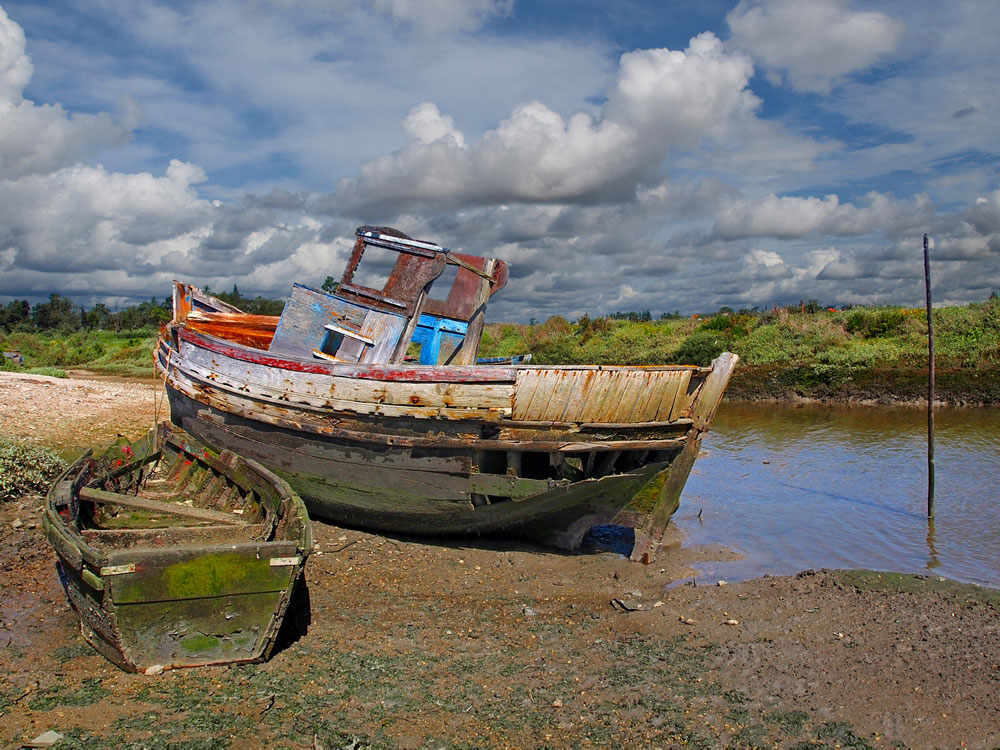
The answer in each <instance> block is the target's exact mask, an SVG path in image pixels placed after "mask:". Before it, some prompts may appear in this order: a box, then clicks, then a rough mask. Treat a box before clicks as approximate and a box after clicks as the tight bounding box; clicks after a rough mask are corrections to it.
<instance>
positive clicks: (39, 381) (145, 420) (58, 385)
mask: <svg viewBox="0 0 1000 750" xmlns="http://www.w3.org/2000/svg"><path fill="white" fill-rule="evenodd" d="M166 408H167V407H166V401H165V398H164V394H163V388H162V385H161V384H160V383H159V382H158V381H156V380H153V379H150V380H148V381H125V380H105V379H101V380H96V379H79V378H53V377H49V376H47V375H25V374H22V373H14V372H4V371H0V434H2V435H6V436H8V437H20V438H24V439H26V440H30V441H31V442H34V443H39V444H41V445H47V446H50V447H58V448H67V449H72V448H85V447H86V448H89V447H96V446H99V445H101V444H102V443H106V442H108V440H109V438H113V437H114V436H115V435H117V434H122V435H125V436H127V437H129V438H132V439H134V438H136V437H138V436H140V435H142V434H143V433H145V432H147V431H148V430H149V429H150V428H151V427H152V426H153V424H155V419H156V416H157V413H159V415H161V416H162V415H163V414H164V412H165V411H166ZM157 409H159V411H158V412H157Z"/></svg>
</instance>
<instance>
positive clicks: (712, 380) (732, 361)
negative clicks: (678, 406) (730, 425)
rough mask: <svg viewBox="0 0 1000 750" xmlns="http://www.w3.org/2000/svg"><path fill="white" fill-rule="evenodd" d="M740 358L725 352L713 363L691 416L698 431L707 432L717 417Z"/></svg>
mask: <svg viewBox="0 0 1000 750" xmlns="http://www.w3.org/2000/svg"><path fill="white" fill-rule="evenodd" d="M739 361H740V358H739V357H738V356H737V355H735V354H731V353H729V352H724V353H722V354H720V355H719V356H718V357H716V359H715V361H714V362H713V363H712V372H711V374H710V375H709V376H708V377H707V378H706V379H705V383H704V384H703V385H702V387H701V393H700V394H699V395H698V402H697V404H696V405H695V407H694V410H693V413H692V414H691V417H692V419H693V420H694V427H695V429H696V430H707V429H708V426H709V425H710V424H711V422H712V418H713V417H715V411H716V409H718V408H719V404H721V403H722V394H723V393H724V392H725V390H726V385H727V384H728V383H729V376H730V375H732V373H733V370H734V369H735V367H736V363H737V362H739Z"/></svg>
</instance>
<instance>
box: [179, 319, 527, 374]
mask: <svg viewBox="0 0 1000 750" xmlns="http://www.w3.org/2000/svg"><path fill="white" fill-rule="evenodd" d="M177 333H178V337H179V338H180V339H181V340H183V341H186V342H187V343H189V344H191V345H192V346H196V347H199V348H201V349H207V350H208V351H211V352H214V353H216V354H220V355H222V356H223V357H229V358H230V359H237V360H240V361H242V362H251V363H253V364H255V365H261V366H263V367H273V368H276V369H279V370H291V371H293V372H307V373H315V374H317V375H330V376H333V375H336V376H338V377H344V378H359V379H366V380H387V381H393V382H417V383H496V382H501V383H503V382H513V381H514V379H515V371H514V370H513V369H510V368H506V367H494V366H490V365H486V366H483V367H457V366H456V367H427V366H423V367H420V366H418V367H414V366H412V365H364V364H362V365H350V364H343V365H327V364H323V363H320V362H315V363H313V362H303V361H301V360H294V359H285V358H283V357H276V356H274V355H272V354H268V353H267V352H263V351H261V350H259V349H252V348H250V347H243V346H239V345H238V344H231V343H229V342H227V341H223V340H222V339H217V338H215V337H213V336H208V335H206V334H202V333H197V332H195V331H192V330H190V329H189V328H185V327H183V326H180V327H178V329H177Z"/></svg>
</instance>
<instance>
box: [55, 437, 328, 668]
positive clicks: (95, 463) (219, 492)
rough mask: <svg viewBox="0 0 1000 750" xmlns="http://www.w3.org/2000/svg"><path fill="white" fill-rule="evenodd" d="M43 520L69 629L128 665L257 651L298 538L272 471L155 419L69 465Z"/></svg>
mask: <svg viewBox="0 0 1000 750" xmlns="http://www.w3.org/2000/svg"><path fill="white" fill-rule="evenodd" d="M43 524H44V527H45V532H46V536H47V537H48V540H49V542H50V544H51V545H52V547H53V548H54V549H55V551H56V554H57V557H58V564H59V570H60V577H61V578H62V581H63V585H64V587H65V589H66V593H67V595H68V597H69V601H70V603H71V604H72V606H73V608H74V609H75V610H76V612H77V613H78V614H79V616H80V629H81V631H82V633H83V637H84V638H85V639H86V640H87V642H88V643H90V644H91V645H92V646H93V647H94V648H95V649H97V651H99V652H100V653H101V654H103V655H104V656H105V657H107V658H108V659H109V660H110V661H112V662H114V663H115V664H117V665H118V666H119V667H121V668H122V669H125V670H128V671H142V670H148V669H154V670H155V669H159V668H163V669H171V668H177V667H192V666H198V665H205V664H221V663H228V662H248V661H258V660H261V659H265V658H267V656H268V655H269V654H270V652H271V649H272V648H273V646H274V642H275V638H276V636H277V633H278V630H279V628H280V626H281V623H282V620H283V618H284V615H285V610H286V608H287V606H288V602H289V599H290V596H291V593H292V590H293V587H294V585H295V583H296V581H297V580H298V579H299V576H300V574H301V572H302V568H303V565H304V564H305V560H306V557H307V555H308V554H309V552H310V551H311V549H312V537H311V528H310V524H309V519H308V516H307V514H306V509H305V506H304V505H303V503H302V500H301V499H300V498H299V497H298V496H297V495H295V494H294V493H293V492H292V491H291V489H290V488H289V487H288V485H287V484H286V483H285V482H284V481H283V480H282V479H280V478H279V477H277V476H275V475H274V474H272V473H271V472H270V471H268V470H267V469H265V468H264V467H263V466H261V465H260V464H258V463H256V462H254V461H251V460H247V459H244V458H242V457H240V456H237V455H235V454H233V453H231V452H223V453H221V454H216V453H214V452H212V451H210V450H208V449H207V448H205V447H204V446H202V445H201V444H199V443H198V442H196V441H195V440H192V439H191V438H190V437H189V436H188V435H187V434H185V433H184V432H183V431H182V430H181V429H179V428H178V427H175V426H173V425H171V424H169V423H163V424H162V425H160V426H159V427H158V428H156V429H154V430H153V431H152V432H150V434H149V435H148V436H147V437H146V438H145V439H143V440H141V441H138V442H136V443H134V444H118V445H115V446H112V447H111V448H109V449H108V451H107V452H105V454H104V455H103V456H101V457H99V458H94V457H92V456H90V455H89V454H88V455H86V456H84V457H83V458H81V459H80V460H79V461H77V462H76V463H74V464H73V465H72V466H70V467H69V468H68V469H67V470H66V471H65V472H64V473H63V475H62V476H61V477H59V479H57V480H56V482H55V483H54V484H53V485H52V487H51V488H50V490H49V493H48V498H47V504H46V509H45V515H44V517H43Z"/></svg>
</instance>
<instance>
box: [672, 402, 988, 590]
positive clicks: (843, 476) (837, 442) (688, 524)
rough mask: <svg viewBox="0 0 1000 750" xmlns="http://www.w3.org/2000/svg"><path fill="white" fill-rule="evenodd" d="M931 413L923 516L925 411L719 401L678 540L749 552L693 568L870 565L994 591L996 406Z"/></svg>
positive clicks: (723, 571) (728, 573)
mask: <svg viewBox="0 0 1000 750" xmlns="http://www.w3.org/2000/svg"><path fill="white" fill-rule="evenodd" d="M935 421H936V426H937V430H936V439H935V442H936V445H935V468H936V491H935V495H936V501H935V512H936V518H935V519H934V520H933V521H930V522H928V519H927V517H926V502H927V455H926V429H927V422H926V410H924V409H920V408H905V407H876V406H841V405H826V404H807V405H798V404H796V405H791V404H789V405H785V404H724V405H723V407H722V408H721V409H720V410H719V414H718V416H717V417H716V421H715V424H714V425H713V431H712V433H710V435H709V436H708V437H707V438H706V440H705V443H704V448H705V450H706V451H707V455H704V456H702V457H701V458H700V459H699V460H698V462H697V463H696V464H695V469H694V471H693V472H692V475H691V478H690V480H689V481H688V484H687V487H686V489H685V492H684V497H683V499H682V501H681V508H680V510H679V511H678V513H677V515H676V516H675V520H676V522H677V524H678V525H679V526H680V528H681V529H682V530H684V532H685V533H686V534H687V535H688V541H687V542H686V543H687V544H689V545H690V544H703V543H715V544H724V545H726V546H729V547H732V548H734V549H737V550H738V551H740V552H741V553H743V554H744V555H745V556H746V558H745V559H744V560H742V561H740V562H736V563H734V562H725V563H715V564H708V565H705V566H703V571H702V574H703V575H705V576H710V577H714V576H716V575H718V577H719V578H729V579H736V578H747V577H752V576H757V575H762V574H764V573H773V574H786V573H793V572H797V571H799V570H803V569H806V568H818V567H851V568H860V567H865V568H877V569H883V570H896V571H904V572H928V571H932V570H933V571H934V572H935V573H936V574H937V575H943V576H948V577H950V578H956V579H959V580H963V581H971V582H977V583H985V584H991V585H1000V553H998V551H997V550H998V549H1000V513H998V512H997V510H998V506H1000V499H998V493H997V490H996V484H997V479H998V471H997V467H998V466H1000V411H998V410H995V409H955V408H942V409H940V410H939V411H937V413H936V418H935ZM699 514H700V517H699Z"/></svg>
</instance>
